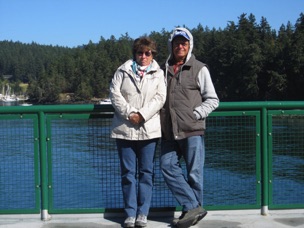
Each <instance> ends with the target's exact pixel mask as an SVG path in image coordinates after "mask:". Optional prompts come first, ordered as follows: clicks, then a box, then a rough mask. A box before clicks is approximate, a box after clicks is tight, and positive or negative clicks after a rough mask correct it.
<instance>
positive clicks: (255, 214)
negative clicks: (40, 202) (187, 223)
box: [0, 209, 304, 228]
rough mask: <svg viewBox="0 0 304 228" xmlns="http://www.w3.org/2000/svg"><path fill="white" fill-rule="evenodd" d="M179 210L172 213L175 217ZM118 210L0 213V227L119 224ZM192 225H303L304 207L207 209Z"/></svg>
mask: <svg viewBox="0 0 304 228" xmlns="http://www.w3.org/2000/svg"><path fill="white" fill-rule="evenodd" d="M179 214H180V213H175V217H178V216H179ZM172 216H173V212H172V213H171V214H170V212H164V213H152V214H151V215H150V216H149V218H148V226H147V227H148V228H150V227H151V228H168V227H171V226H170V222H171V220H172ZM123 221H124V217H123V216H122V215H121V214H77V215H75V214H73V215H70V214H60V215H59V214H58V215H52V219H51V220H49V221H42V220H41V219H40V215H0V228H6V227H7V228H97V227H98V228H100V227H109V228H114V227H115V228H116V227H122V226H121V224H122V223H123ZM192 227H193V228H243V227H244V228H286V227H294V228H304V209H299V210H272V211H269V214H268V215H267V216H263V215H261V214H260V210H233V211H229V210H228V211H209V212H208V215H207V216H206V217H205V218H204V219H203V220H201V221H200V222H199V223H198V224H197V225H195V226H192Z"/></svg>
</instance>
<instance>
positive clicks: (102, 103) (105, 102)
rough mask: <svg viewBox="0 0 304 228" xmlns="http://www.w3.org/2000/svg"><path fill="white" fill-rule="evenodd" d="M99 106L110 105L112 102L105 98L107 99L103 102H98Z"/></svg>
mask: <svg viewBox="0 0 304 228" xmlns="http://www.w3.org/2000/svg"><path fill="white" fill-rule="evenodd" d="M99 104H101V105H106V104H112V102H111V100H110V99H109V98H107V99H103V100H101V101H99Z"/></svg>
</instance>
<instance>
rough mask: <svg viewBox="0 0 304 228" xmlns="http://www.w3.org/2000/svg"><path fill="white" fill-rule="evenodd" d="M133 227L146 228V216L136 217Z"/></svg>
mask: <svg viewBox="0 0 304 228" xmlns="http://www.w3.org/2000/svg"><path fill="white" fill-rule="evenodd" d="M135 226H137V227H145V226H147V216H146V215H138V216H137V219H136V222H135Z"/></svg>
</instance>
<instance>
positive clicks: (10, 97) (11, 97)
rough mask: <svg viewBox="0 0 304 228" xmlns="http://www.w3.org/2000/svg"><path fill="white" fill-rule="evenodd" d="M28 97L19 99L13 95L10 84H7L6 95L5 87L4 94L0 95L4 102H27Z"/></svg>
mask: <svg viewBox="0 0 304 228" xmlns="http://www.w3.org/2000/svg"><path fill="white" fill-rule="evenodd" d="M27 99H28V98H27V97H20V98H19V97H18V96H16V95H15V94H11V87H10V86H9V84H6V90H5V93H4V87H3V94H0V100H1V101H3V102H16V101H20V100H27Z"/></svg>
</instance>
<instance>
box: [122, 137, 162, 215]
mask: <svg viewBox="0 0 304 228" xmlns="http://www.w3.org/2000/svg"><path fill="white" fill-rule="evenodd" d="M157 142H158V139H151V140H140V141H131V140H123V139H117V140H116V144H117V149H118V153H119V158H120V168H121V186H122V193H123V199H124V204H125V205H124V206H125V212H126V214H127V216H128V217H136V215H139V214H144V215H148V212H149V208H150V204H151V198H152V188H153V173H154V170H153V162H154V154H155V149H156V144H157ZM137 167H138V169H137ZM137 172H138V174H137ZM137 177H138V183H137ZM137 186H138V187H137ZM137 188H138V190H137Z"/></svg>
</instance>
